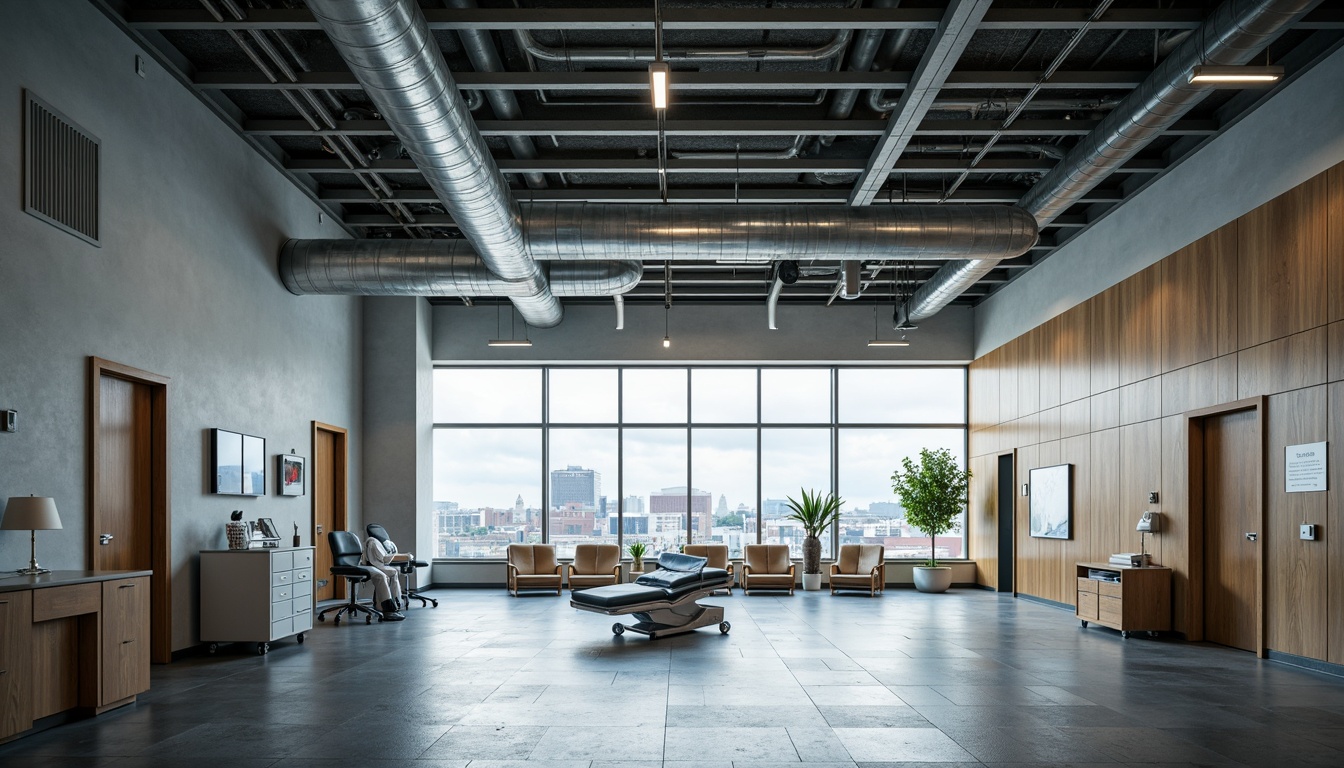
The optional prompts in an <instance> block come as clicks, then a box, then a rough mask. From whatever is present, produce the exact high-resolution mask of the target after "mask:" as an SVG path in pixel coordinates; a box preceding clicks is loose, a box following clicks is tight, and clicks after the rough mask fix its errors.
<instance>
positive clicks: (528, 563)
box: [509, 544, 564, 597]
mask: <svg viewBox="0 0 1344 768" xmlns="http://www.w3.org/2000/svg"><path fill="white" fill-rule="evenodd" d="M563 582H564V577H563V576H561V575H560V564H559V563H557V562H556V561H555V546H554V545H552V544H510V545H509V591H510V592H512V593H513V596H514V597H517V596H518V590H520V589H554V590H555V594H557V595H558V594H560V586H561V584H562V583H563Z"/></svg>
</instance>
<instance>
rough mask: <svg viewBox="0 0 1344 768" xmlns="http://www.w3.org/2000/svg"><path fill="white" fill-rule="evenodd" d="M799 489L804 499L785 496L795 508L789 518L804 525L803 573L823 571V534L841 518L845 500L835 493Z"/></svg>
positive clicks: (791, 506) (792, 508)
mask: <svg viewBox="0 0 1344 768" xmlns="http://www.w3.org/2000/svg"><path fill="white" fill-rule="evenodd" d="M799 490H800V491H802V494H803V500H802V501H797V500H795V499H794V498H793V497H792V496H787V497H785V498H787V499H788V500H789V509H791V510H793V512H792V514H790V515H789V516H788V518H787V519H789V520H797V521H798V522H799V523H802V525H803V535H804V537H805V538H804V539H803V573H821V535H822V534H823V533H825V532H826V529H827V528H830V527H831V526H832V525H834V524H835V521H837V520H839V519H840V505H841V504H843V503H844V500H843V499H841V498H840V497H839V496H836V495H835V494H834V493H828V494H826V495H825V496H822V495H821V491H815V492H809V491H808V490H807V489H806V488H800V489H799Z"/></svg>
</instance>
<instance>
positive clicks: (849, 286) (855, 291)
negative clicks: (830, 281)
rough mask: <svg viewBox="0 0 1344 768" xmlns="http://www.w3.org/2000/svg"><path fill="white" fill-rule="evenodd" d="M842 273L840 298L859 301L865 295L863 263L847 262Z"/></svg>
mask: <svg viewBox="0 0 1344 768" xmlns="http://www.w3.org/2000/svg"><path fill="white" fill-rule="evenodd" d="M842 266H843V267H844V270H843V271H842V272H841V273H840V298H842V299H850V300H852V299H857V298H859V294H861V293H863V262H862V261H846V262H844V264H843V265H842Z"/></svg>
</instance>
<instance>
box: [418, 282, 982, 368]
mask: <svg viewBox="0 0 1344 768" xmlns="http://www.w3.org/2000/svg"><path fill="white" fill-rule="evenodd" d="M503 313H504V314H503V318H502V324H503V331H502V334H503V336H504V337H505V338H507V337H508V335H509V320H508V313H509V310H508V307H505V308H504V309H503ZM495 317H496V313H495V308H494V307H492V306H476V307H464V306H450V305H443V306H436V307H434V359H435V360H443V361H449V360H453V361H461V360H470V361H499V362H505V361H508V362H517V361H575V360H583V361H630V362H658V361H664V360H666V361H674V360H697V361H698V360H703V361H762V362H789V361H820V362H828V363H835V362H874V363H875V362H893V363H914V362H931V361H932V362H941V363H963V362H969V361H970V360H971V310H970V309H967V308H962V307H952V308H949V309H948V310H947V311H945V312H941V313H939V314H938V316H937V317H934V318H933V319H931V320H929V321H928V322H927V323H925V324H924V325H922V326H921V327H920V328H919V329H918V330H916V331H913V332H911V333H910V341H911V346H909V347H872V348H870V347H868V346H867V344H868V340H869V339H871V338H873V305H872V303H870V302H868V301H866V300H864V299H859V300H857V301H854V302H845V301H839V300H837V301H836V303H835V304H834V305H832V306H829V307H827V306H824V305H823V304H822V303H821V302H818V303H817V304H815V305H811V304H809V305H799V304H782V303H781V304H780V305H779V312H778V318H777V320H778V322H777V323H776V324H777V325H778V326H779V330H776V331H771V330H769V329H767V328H766V317H765V302H764V301H761V302H759V303H758V304H754V305H733V306H724V305H721V304H678V303H676V301H675V298H674V300H673V305H672V314H671V338H672V346H671V348H669V349H663V346H662V339H663V307H662V305H661V304H655V305H653V306H649V305H647V304H645V305H635V304H628V305H627V306H626V308H625V330H623V331H617V330H615V328H616V310H615V309H614V307H613V305H612V303H611V302H607V303H604V304H600V305H599V304H585V305H573V304H568V305H566V306H565V320H564V322H562V323H561V324H560V325H558V326H556V327H555V328H545V329H542V328H531V329H528V331H527V333H528V336H529V338H531V339H532V341H533V346H532V347H531V348H513V347H487V346H486V345H485V342H486V341H488V340H490V339H493V338H495V334H496V330H495ZM878 319H879V322H880V328H881V330H880V333H881V338H883V339H892V338H896V337H897V336H898V335H899V334H897V333H896V332H895V331H893V330H892V329H891V304H889V303H888V304H883V305H882V306H881V307H879V308H878ZM515 335H516V336H517V337H519V338H522V336H523V328H522V324H521V321H519V324H518V326H517V329H516V332H515Z"/></svg>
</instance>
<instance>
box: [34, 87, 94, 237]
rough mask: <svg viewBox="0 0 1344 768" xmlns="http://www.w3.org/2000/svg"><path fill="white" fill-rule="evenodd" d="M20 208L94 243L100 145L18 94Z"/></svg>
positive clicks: (38, 101)
mask: <svg viewBox="0 0 1344 768" xmlns="http://www.w3.org/2000/svg"><path fill="white" fill-rule="evenodd" d="M23 114H24V155H23V179H24V184H23V190H24V196H23V208H24V210H26V211H27V212H29V213H31V214H32V215H34V216H36V217H38V218H39V219H42V220H43V221H46V222H48V223H50V224H52V225H54V226H56V227H59V228H60V229H63V230H65V231H66V232H69V233H70V234H72V235H74V236H75V237H78V238H80V239H81V240H85V241H87V242H89V243H92V244H93V245H99V243H98V207H99V195H98V187H99V185H98V169H99V163H100V161H101V157H100V152H101V149H102V143H101V142H100V141H99V140H98V137H96V136H94V135H93V134H91V133H89V132H88V131H86V130H84V129H83V128H81V127H79V126H78V125H76V124H75V123H74V121H72V120H70V119H69V118H67V117H66V116H65V115H63V114H61V113H60V112H59V111H57V110H56V109H54V108H52V106H51V105H50V104H47V103H46V102H45V101H43V100H41V99H39V98H37V97H36V96H34V95H33V94H32V93H29V92H27V91H25V92H24V110H23Z"/></svg>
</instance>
